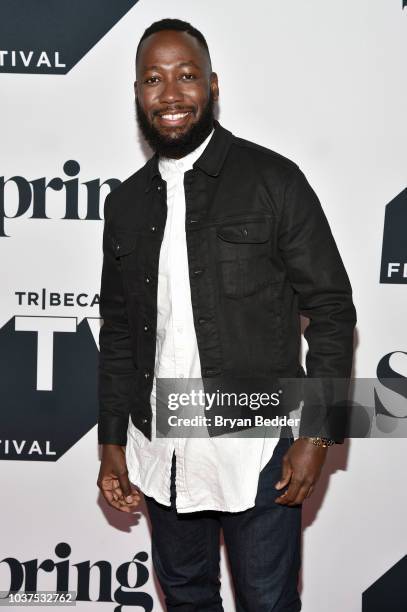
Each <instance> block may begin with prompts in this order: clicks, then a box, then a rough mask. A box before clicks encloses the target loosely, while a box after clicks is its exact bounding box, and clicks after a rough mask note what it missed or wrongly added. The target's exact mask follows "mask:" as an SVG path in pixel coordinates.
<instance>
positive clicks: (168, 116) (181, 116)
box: [157, 110, 192, 127]
mask: <svg viewBox="0 0 407 612" xmlns="http://www.w3.org/2000/svg"><path fill="white" fill-rule="evenodd" d="M190 115H192V111H191V110H186V111H179V110H173V111H164V112H162V113H158V114H157V117H158V122H159V124H160V125H162V126H163V127H168V126H170V127H173V126H182V125H184V124H186V123H187V122H188V120H189V117H190Z"/></svg>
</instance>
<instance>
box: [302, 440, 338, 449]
mask: <svg viewBox="0 0 407 612" xmlns="http://www.w3.org/2000/svg"><path fill="white" fill-rule="evenodd" d="M307 439H308V440H311V442H312V443H313V444H315V446H323V447H324V448H326V447H327V446H332V444H335V440H332V439H331V438H319V437H316V438H307Z"/></svg>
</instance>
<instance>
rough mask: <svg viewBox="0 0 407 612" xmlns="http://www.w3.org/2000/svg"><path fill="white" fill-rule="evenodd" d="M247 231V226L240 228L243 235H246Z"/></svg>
mask: <svg viewBox="0 0 407 612" xmlns="http://www.w3.org/2000/svg"><path fill="white" fill-rule="evenodd" d="M248 233H249V230H248V229H247V227H244V228H243V229H242V234H243V236H247V234H248Z"/></svg>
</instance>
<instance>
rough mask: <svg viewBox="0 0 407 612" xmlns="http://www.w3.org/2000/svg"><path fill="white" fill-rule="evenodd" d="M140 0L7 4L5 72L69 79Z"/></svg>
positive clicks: (1, 16)
mask: <svg viewBox="0 0 407 612" xmlns="http://www.w3.org/2000/svg"><path fill="white" fill-rule="evenodd" d="M137 2H138V0H114V2H112V0H86V2H83V1H82V0H58V2H55V0H41V2H33V1H32V0H2V3H1V10H0V41H1V42H0V72H15V73H20V74H21V73H30V74H67V73H68V72H69V71H70V70H71V69H72V68H73V67H74V66H75V65H76V64H77V63H78V62H79V61H80V60H81V59H82V58H83V57H84V56H85V55H86V53H88V51H89V50H90V49H91V48H92V47H93V46H94V45H96V43H97V42H99V40H100V39H101V38H102V37H103V36H104V35H105V34H106V33H107V32H108V31H109V30H110V29H111V28H112V27H113V26H114V25H115V24H116V23H117V22H118V21H119V20H120V19H121V18H122V17H123V15H125V14H126V13H127V12H128V11H129V10H130V9H131V8H132V7H133V6H134V5H135V4H137Z"/></svg>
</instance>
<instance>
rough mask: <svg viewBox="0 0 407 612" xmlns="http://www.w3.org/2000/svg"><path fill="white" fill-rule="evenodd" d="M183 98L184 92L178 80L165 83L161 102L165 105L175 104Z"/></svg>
mask: <svg viewBox="0 0 407 612" xmlns="http://www.w3.org/2000/svg"><path fill="white" fill-rule="evenodd" d="M182 98H183V94H182V91H181V89H180V87H179V84H178V81H177V80H176V79H169V80H168V81H165V82H164V88H163V89H162V91H161V96H160V99H161V102H163V103H165V104H173V103H174V102H179V101H181V100H182Z"/></svg>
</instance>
